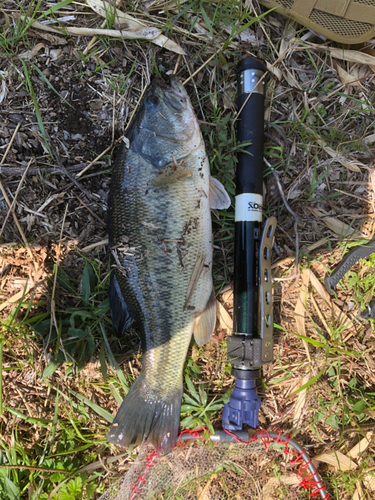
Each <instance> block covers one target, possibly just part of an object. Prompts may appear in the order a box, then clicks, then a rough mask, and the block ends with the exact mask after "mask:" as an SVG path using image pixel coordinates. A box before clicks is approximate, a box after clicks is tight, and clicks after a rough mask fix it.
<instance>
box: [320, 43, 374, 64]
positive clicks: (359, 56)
mask: <svg viewBox="0 0 375 500" xmlns="http://www.w3.org/2000/svg"><path fill="white" fill-rule="evenodd" d="M328 50H329V53H330V54H331V56H332V57H334V58H335V59H341V61H348V62H354V63H357V64H367V65H368V66H375V56H372V55H370V54H365V53H364V52H360V51H359V50H345V49H337V48H335V47H329V48H328Z"/></svg>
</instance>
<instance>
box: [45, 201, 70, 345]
mask: <svg viewBox="0 0 375 500" xmlns="http://www.w3.org/2000/svg"><path fill="white" fill-rule="evenodd" d="M68 206H69V205H68V203H67V204H66V207H65V213H64V217H63V221H62V224H61V231H60V239H59V244H58V247H57V256H56V267H55V274H54V277H53V286H52V296H51V322H50V327H49V334H48V339H47V342H46V344H45V345H46V349H47V348H48V346H49V343H50V340H51V334H52V326H53V325H55V328H56V334H57V337H59V328H58V326H57V320H56V314H55V309H56V306H55V293H56V285H57V273H58V271H59V264H60V252H61V241H62V237H63V231H64V226H65V219H66V214H67V213H68ZM58 348H59V346H58V343H57V349H58ZM46 354H47V352H46Z"/></svg>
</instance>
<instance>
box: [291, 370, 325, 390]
mask: <svg viewBox="0 0 375 500" xmlns="http://www.w3.org/2000/svg"><path fill="white" fill-rule="evenodd" d="M325 370H326V365H324V366H323V368H322V369H321V370H320V372H319V373H318V374H317V375H315V377H313V378H311V379H310V380H309V381H308V382H306V384H303V385H302V386H301V387H300V388H299V389H297V390H296V391H294V392H293V394H291V395H290V397H292V396H295V395H296V394H298V393H299V392H301V391H303V390H304V389H307V388H308V387H310V386H311V385H313V384H315V382H316V381H317V380H319V379H320V377H321V376H322V375H323V373H324V372H325Z"/></svg>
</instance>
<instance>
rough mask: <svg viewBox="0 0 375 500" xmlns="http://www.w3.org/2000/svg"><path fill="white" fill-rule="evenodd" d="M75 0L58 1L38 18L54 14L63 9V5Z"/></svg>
mask: <svg viewBox="0 0 375 500" xmlns="http://www.w3.org/2000/svg"><path fill="white" fill-rule="evenodd" d="M73 2H74V0H62V1H61V2H59V3H57V4H56V5H52V7H50V8H49V9H47V10H46V11H45V12H42V13H41V15H40V16H39V17H38V19H42V18H43V17H47V16H49V15H50V14H54V13H55V12H57V11H58V10H60V9H62V8H63V7H66V6H67V5H69V4H70V3H73Z"/></svg>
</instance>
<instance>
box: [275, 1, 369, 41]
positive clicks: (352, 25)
mask: <svg viewBox="0 0 375 500" xmlns="http://www.w3.org/2000/svg"><path fill="white" fill-rule="evenodd" d="M356 1H357V3H359V4H364V5H372V6H374V1H373V0H356ZM274 2H275V3H277V4H278V5H280V7H284V8H285V9H291V7H292V5H293V2H294V0H274ZM374 8H375V6H374ZM310 20H311V21H312V22H314V23H316V24H317V25H318V26H321V27H322V28H325V29H327V30H330V31H332V32H333V33H336V34H337V35H339V36H342V37H345V38H348V39H349V38H354V37H360V36H362V35H364V34H365V33H367V32H369V31H370V30H373V29H374V26H373V25H372V24H368V23H362V22H358V21H351V20H349V19H344V18H342V17H338V16H335V15H333V14H328V13H327V12H322V11H320V10H317V9H313V10H312V12H311V14H310Z"/></svg>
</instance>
